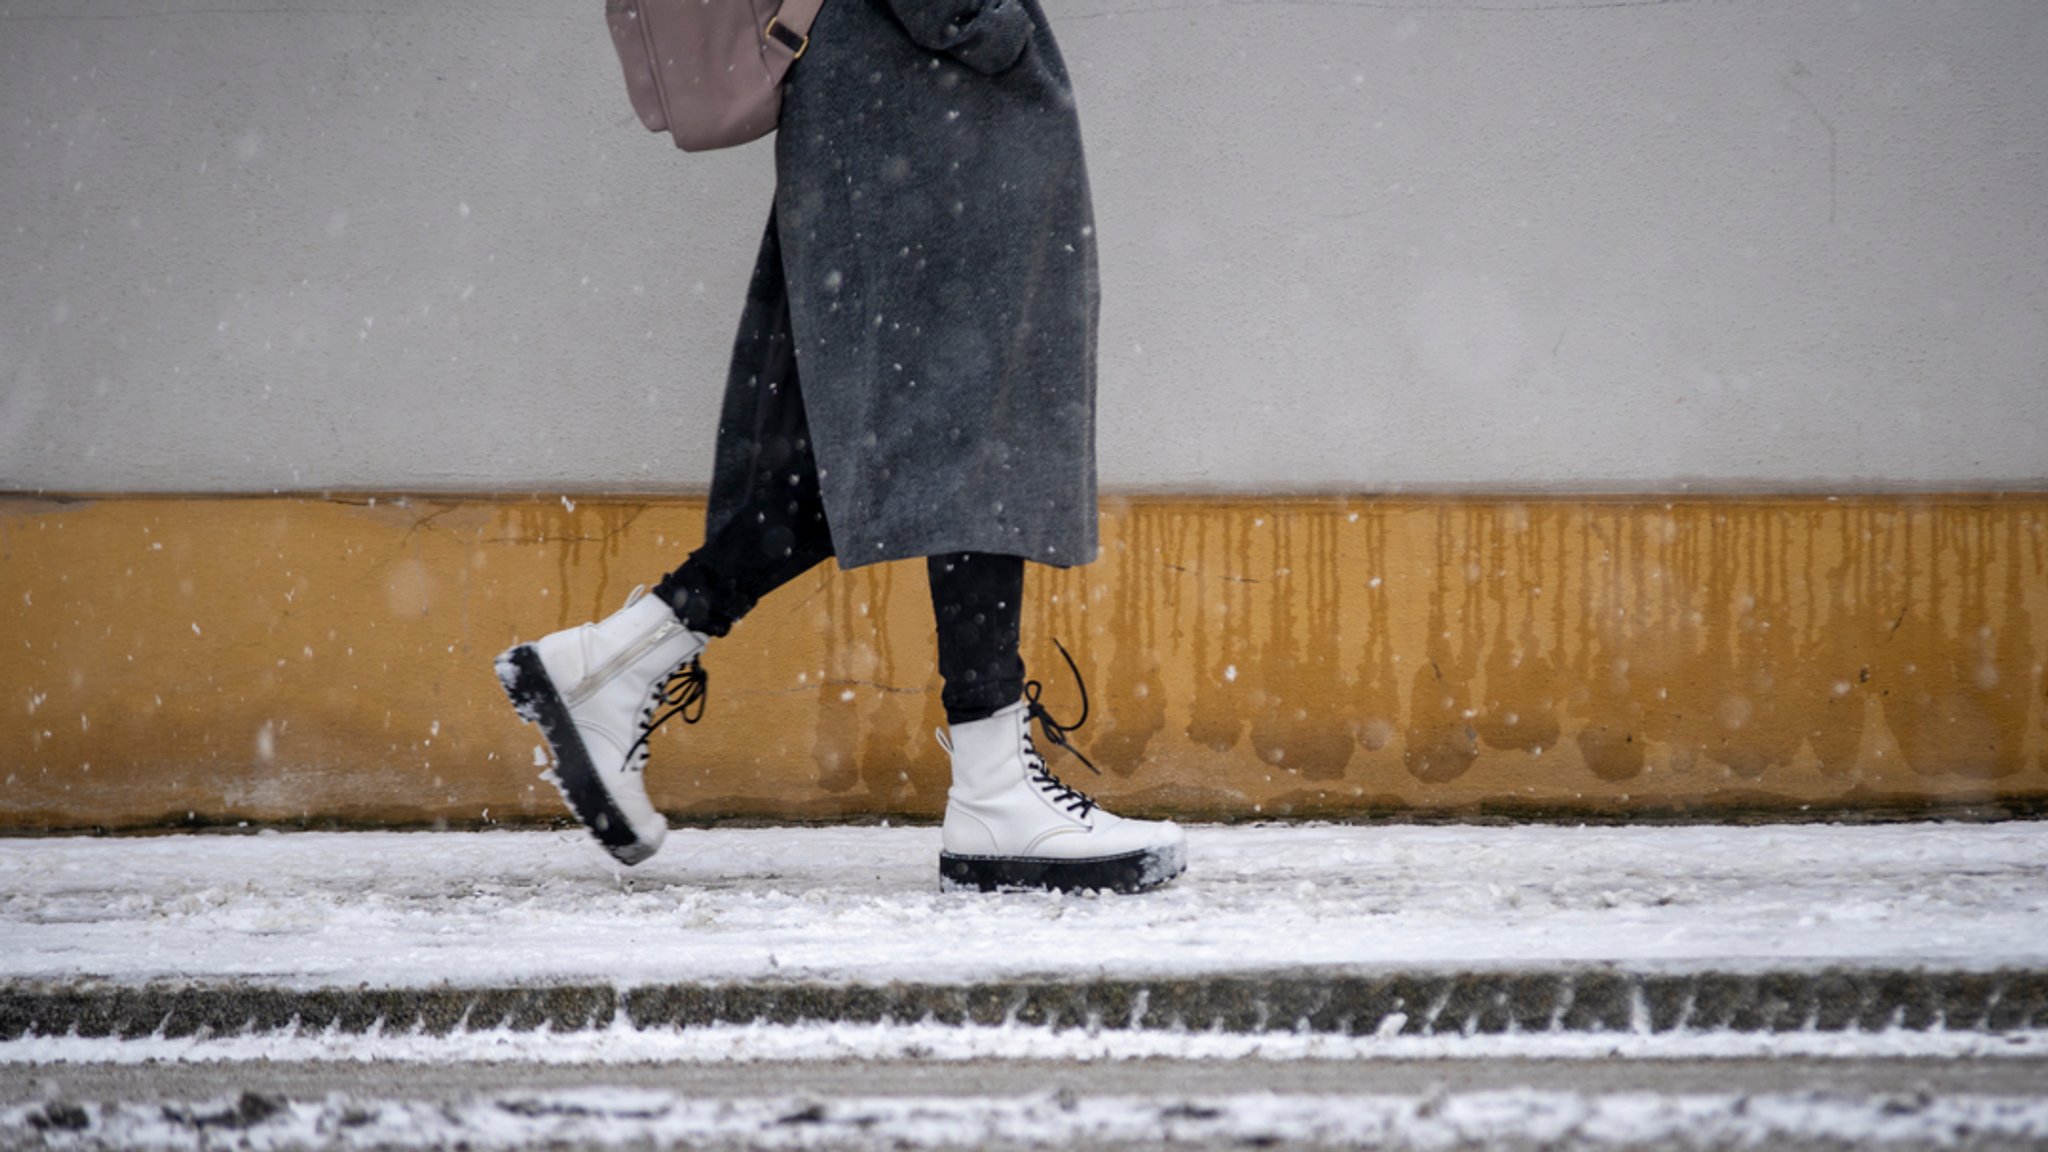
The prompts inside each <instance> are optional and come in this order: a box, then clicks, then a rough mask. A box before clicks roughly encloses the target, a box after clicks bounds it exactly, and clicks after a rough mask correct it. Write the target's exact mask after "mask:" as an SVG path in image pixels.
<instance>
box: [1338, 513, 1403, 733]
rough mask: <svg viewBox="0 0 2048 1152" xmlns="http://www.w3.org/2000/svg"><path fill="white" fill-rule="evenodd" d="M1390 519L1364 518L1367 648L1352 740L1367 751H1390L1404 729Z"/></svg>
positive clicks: (1353, 714) (1383, 516) (1356, 697)
mask: <svg viewBox="0 0 2048 1152" xmlns="http://www.w3.org/2000/svg"><path fill="white" fill-rule="evenodd" d="M1391 518H1392V517H1391V516H1390V515H1389V514H1385V513H1382V512H1379V511H1378V510H1373V509H1368V510H1367V512H1366V513H1365V514H1363V515H1362V516H1360V518H1359V523H1360V525H1361V527H1362V528H1363V529H1364V533H1363V535H1364V537H1365V565H1364V568H1363V569H1362V572H1363V577H1362V582H1363V583H1364V585H1365V620H1364V626H1365V644H1364V647H1363V654H1362V655H1361V656H1360V657H1359V661H1358V678H1357V683H1356V686H1355V687H1354V688H1353V690H1352V693H1351V696H1350V699H1351V713H1350V719H1351V730H1352V735H1353V736H1354V737H1355V738H1356V739H1357V741H1358V743H1359V744H1360V745H1362V746H1364V748H1365V750H1366V751H1368V752H1379V751H1381V750H1383V749H1385V748H1386V747H1387V746H1388V745H1390V744H1392V743H1393V742H1394V737H1395V736H1396V735H1397V734H1398V733H1399V732H1400V729H1401V718H1402V712H1401V685H1400V681H1399V679H1398V677H1399V668H1398V666H1397V664H1396V662H1395V659H1394V613H1393V609H1392V606H1391V604H1390V603H1389V599H1388V597H1389V592H1388V589H1389V588H1390V587H1391V585H1392V582H1393V581H1392V578H1393V569H1392V564H1393V561H1394V554H1393V552H1392V551H1391V550H1389V549H1388V547H1387V522H1388V520H1390V519H1391ZM1356 575H1357V574H1356V573H1354V576H1356Z"/></svg>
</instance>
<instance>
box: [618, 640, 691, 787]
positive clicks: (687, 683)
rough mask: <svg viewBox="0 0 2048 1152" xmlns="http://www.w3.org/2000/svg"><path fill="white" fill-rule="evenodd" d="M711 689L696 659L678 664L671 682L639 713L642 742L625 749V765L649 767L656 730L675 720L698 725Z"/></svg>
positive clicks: (656, 690) (664, 685)
mask: <svg viewBox="0 0 2048 1152" xmlns="http://www.w3.org/2000/svg"><path fill="white" fill-rule="evenodd" d="M710 689H711V678H710V677H709V676H707V675H706V674H705V672H704V665H703V664H701V663H699V662H698V661H696V660H685V661H684V662H683V663H681V664H678V665H676V670H675V671H673V672H671V673H669V674H668V679H666V680H664V681H662V683H661V685H660V686H659V687H657V688H655V690H654V695H653V697H652V698H651V699H650V700H649V701H648V702H647V707H646V709H645V710H643V711H642V712H641V713H640V739H638V740H636V741H634V742H633V746H632V747H631V748H628V749H626V763H627V765H629V766H630V767H632V768H633V769H635V770H638V769H640V768H643V767H645V766H646V764H647V754H648V753H649V752H651V751H652V749H651V748H650V747H649V746H648V744H647V742H648V741H649V740H651V739H653V737H654V730H655V729H656V728H659V727H661V726H662V725H663V724H666V723H668V722H669V720H670V719H671V718H672V717H676V716H681V717H682V718H683V723H685V724H695V723H696V722H697V721H698V720H701V719H703V717H704V698H705V696H706V694H708V693H709V692H710ZM664 705H666V706H667V708H668V711H666V712H663V713H662V714H661V715H659V716H656V715H655V714H654V713H655V710H656V709H658V708H661V707H663V706H664Z"/></svg>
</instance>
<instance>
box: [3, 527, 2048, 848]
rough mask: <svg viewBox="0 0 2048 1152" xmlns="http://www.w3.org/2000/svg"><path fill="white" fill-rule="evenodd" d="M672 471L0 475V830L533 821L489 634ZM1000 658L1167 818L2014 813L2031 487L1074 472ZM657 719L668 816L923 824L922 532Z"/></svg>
mask: <svg viewBox="0 0 2048 1152" xmlns="http://www.w3.org/2000/svg"><path fill="white" fill-rule="evenodd" d="M702 517H703V506H702V503H701V501H694V500H684V499H668V498H664V499H653V500H628V499H615V498H607V499H583V500H553V501H546V500H536V499H525V498H521V499H492V498H479V499H454V498H435V499H421V498H413V499H402V498H398V499H394V498H382V499H376V500H371V499H370V498H367V497H363V498H348V499H339V498H336V499H321V498H277V499H256V498H249V499H221V498H190V499H174V498H138V499H89V500H77V501H51V500H42V499H30V498H10V499H4V500H0V644H4V650H5V651H6V653H7V659H6V660H5V661H4V662H0V779H4V786H0V828H4V829H14V830H27V829H54V828H87V827H105V828H121V827H145V826H152V825H176V824H186V823H215V822H228V823H233V822H237V821H244V820H246V821H250V822H252V823H256V822H265V823H268V822H287V823H296V822H313V823H328V822H341V823H392V824H414V823H429V822H436V821H446V822H448V823H450V824H455V825H471V824H476V823H478V822H490V821H503V820H533V819H548V818H553V817H556V816H558V815H559V814H560V812H561V810H560V807H559V802H558V801H557V799H556V797H555V795H554V793H553V791H552V789H551V788H549V787H548V786H547V785H545V784H543V783H541V782H540V781H538V779H537V778H536V776H537V773H538V772H539V771H540V768H539V766H538V765H537V757H536V745H537V743H538V741H537V736H536V733H535V731H534V730H533V729H531V728H528V727H526V726H524V725H522V724H520V723H519V722H518V721H517V719H516V718H515V717H514V716H513V715H512V713H511V710H510V709H509V707H508V706H507V705H506V704H505V701H504V698H503V696H502V695H501V693H500V691H499V688H498V684H497V681H496V679H495V677H494V676H493V674H492V658H493V657H494V656H495V655H496V653H498V652H499V651H500V650H501V649H503V648H504V647H506V646H507V645H509V644H511V643H512V642H514V641H515V640H518V639H531V638H533V637H536V636H538V635H540V634H542V633H544V632H546V631H549V630H551V629H554V628H559V627H563V626H566V625H569V624H573V623H576V622H579V621H583V620H586V619H591V618H594V617H597V616H600V615H603V614H604V613H607V612H609V611H610V610H612V609H613V608H616V607H617V606H618V605H619V604H620V602H621V601H622V600H623V599H624V597H625V596H626V594H627V593H628V592H629V591H630V590H631V589H632V587H633V586H634V585H635V584H640V583H646V584H652V583H653V582H654V581H656V580H658V579H659V578H660V576H661V575H662V573H663V572H664V571H665V570H667V569H668V568H669V567H672V566H673V565H674V564H675V563H677V562H679V561H680V559H681V558H682V557H683V555H684V554H685V553H686V552H687V551H688V549H689V548H690V547H691V546H693V545H694V544H695V543H696V542H697V540H698V538H699V535H700V532H701V524H702ZM1103 531H1104V538H1103V554H1102V557H1101V559H1100V560H1099V561H1098V562H1097V563H1095V564H1094V565H1092V566H1089V567H1087V568H1084V569H1078V570H1072V571H1064V572H1062V571H1055V570H1050V569H1040V568H1035V567H1034V568H1033V569H1032V570H1031V574H1030V580H1029V584H1028V597H1027V599H1028V602H1027V605H1026V618H1025V626H1026V633H1027V638H1026V651H1025V655H1026V658H1027V660H1029V661H1030V663H1031V667H1032V670H1033V673H1034V674H1035V675H1038V676H1040V677H1042V678H1044V679H1045V680H1046V681H1047V685H1046V692H1045V698H1046V701H1047V703H1048V704H1049V705H1051V707H1052V708H1053V710H1054V712H1055V713H1056V714H1060V715H1068V714H1072V713H1074V712H1075V711H1077V709H1078V703H1079V696H1078V694H1077V693H1076V691H1075V686H1074V685H1073V683H1072V681H1071V678H1070V677H1069V675H1068V674H1067V672H1066V669H1065V667H1064V665H1063V664H1062V663H1061V662H1060V660H1059V658H1058V656H1057V655H1056V654H1055V653H1054V650H1053V648H1052V645H1051V640H1052V639H1053V638H1055V637H1057V638H1059V639H1060V640H1062V641H1064V642H1065V643H1066V645H1067V646H1068V647H1069V648H1070V649H1072V650H1073V652H1074V654H1075V656H1076V658H1077V659H1078V660H1079V662H1080V665H1081V670H1082V672H1083V674H1084V675H1085V676H1086V679H1087V683H1088V686H1089V689H1090V692H1091V695H1092V697H1093V704H1094V712H1093V715H1092V717H1091V719H1090V721H1089V723H1088V726H1087V727H1086V728H1085V729H1083V730H1082V731H1081V732H1080V733H1079V734H1078V741H1079V743H1080V744H1081V746H1082V747H1084V748H1085V749H1086V750H1088V752H1089V753H1090V755H1091V756H1092V757H1093V758H1094V759H1095V760H1096V762H1097V763H1098V764H1100V765H1102V766H1103V768H1104V770H1105V771H1104V775H1103V776H1102V777H1100V778H1099V779H1098V778H1093V777H1090V776H1089V774H1088V772H1087V770H1086V769H1084V768H1082V767H1081V766H1080V765H1079V764H1077V763H1075V762H1073V761H1071V760H1068V759H1065V758H1063V757H1060V756H1058V755H1055V757H1054V766H1055V769H1056V770H1058V771H1060V772H1062V774H1063V775H1066V776H1067V777H1069V778H1070V779H1073V780H1074V781H1075V782H1076V783H1077V784H1080V785H1082V786H1083V787H1087V788H1090V789H1091V790H1093V791H1094V792H1096V794H1097V795H1099V796H1100V797H1102V798H1103V799H1104V800H1105V801H1107V802H1109V803H1111V804H1112V805H1115V806H1118V807H1120V808H1122V809H1124V810H1128V811H1131V812H1133V813H1140V814H1162V813H1164V814H1174V815H1179V816H1183V817H1188V818H1197V819H1206V818H1250V817H1258V816H1276V817H1277V816H1292V817H1304V816H1318V817H1324V816H1327V817H1358V816H1416V815H1423V816H1429V815H1461V816H1470V815H1473V814H1476V813H1499V814H1508V815H1513V814H1528V815H1546V816H1563V817H1571V816H1573V815H1583V816H1588V817H1606V816H1625V815H1649V814H1660V815H1661V814H1688V815H1696V816H1715V815H1727V814H1734V813H1742V814H1753V813H1763V814H1770V813H1774V812H1776V813H1793V812H1802V811H1804V812H1812V811H1822V812H1836V811H1840V812H1856V811H1862V810H1882V811H1921V810H1929V809H1932V810H1943V809H1951V808H1954V807H1956V806H1962V805H1991V806H2005V807H2007V808H2011V807H2014V806H2017V807H2022V808H2026V807H2039V806H2040V802H2041V801H2042V799H2043V798H2048V765H2044V755H2043V749H2044V746H2048V707H2044V700H2043V664H2044V662H2048V497H2044V496H2039V495H2032V496H2024V497H2008V498H1995V499H1994V498H1965V497H1953V496H1944V497H1928V498H1905V497H1865V498H1856V499H1840V500H1832V499H1732V498H1730V499H1702V500H1691V501H1686V502H1677V503H1673V502H1668V501H1662V500H1621V499H1613V500H1584V499H1544V500H1493V499H1463V498H1460V499H1442V500H1428V499H1399V500H1370V499H1316V500H1293V499H1290V500H1276V499H1258V498H1233V499H1194V498H1145V499H1139V498H1132V499H1115V500H1110V501H1108V502H1107V504H1106V506H1105V518H1104V525H1103ZM705 665H706V668H707V670H708V671H709V674H710V685H711V696H710V703H709V707H708V708H707V709H706V712H705V715H704V719H703V722H702V723H700V724H698V725H696V726H694V727H685V726H683V725H682V724H681V723H679V722H678V723H673V724H671V725H670V727H669V728H667V729H664V730H663V732H662V733H661V734H660V735H659V736H658V737H657V739H656V741H655V755H654V762H653V765H652V767H651V769H650V772H649V784H650V789H651V791H652V792H653V794H654V796H655V799H656V802H657V803H658V804H659V805H660V806H661V807H662V808H663V809H664V810H665V811H667V812H669V813H670V814H671V815H672V816H674V817H677V818H679V819H684V820H691V821H715V820H718V819H725V818H755V819H805V820H814V819H837V818H851V817H871V816H892V817H905V816H909V817H924V818H935V817H936V816H937V815H938V814H939V813H940V812H941V810H942V808H943V805H944V794H945V787H946V781H947V771H946V761H945V757H944V755H943V753H942V752H941V750H940V749H939V748H938V746H937V745H936V744H935V742H934V741H933V738H932V729H933V728H934V727H935V726H937V725H939V724H940V723H941V722H942V719H943V718H942V715H941V711H940V708H939V704H938V691H937V689H938V681H937V673H936V667H935V657H934V653H933V648H932V621H931V614H930V606H929V603H928V600H927V597H926V592H925V583H924V574H923V569H922V566H921V565H916V564H906V565H888V566H882V567H879V568H873V569H865V570H862V571H859V572H854V573H842V572H839V571H837V570H836V569H833V568H831V566H829V565H828V566H826V568H822V569H820V570H818V571H817V572H814V573H811V574H808V575H806V576H803V577H800V578H799V579H798V580H797V581H796V582H795V583H793V584H792V585H790V586H789V587H787V588H785V589H784V590H783V591H782V592H781V593H779V594H778V595H777V596H775V597H773V598H771V599H769V600H768V601H766V602H764V604H763V605H762V607H761V608H760V609H759V610H757V612H756V613H755V615H754V616H752V617H750V618H749V619H748V620H746V621H745V622H743V623H742V624H741V625H740V627H739V628H738V629H736V630H735V631H734V633H733V635H732V636H731V637H729V638H727V639H725V640H723V641H719V642H716V643H715V644H714V646H713V647H712V649H711V650H710V652H709V653H708V654H707V656H706V659H705Z"/></svg>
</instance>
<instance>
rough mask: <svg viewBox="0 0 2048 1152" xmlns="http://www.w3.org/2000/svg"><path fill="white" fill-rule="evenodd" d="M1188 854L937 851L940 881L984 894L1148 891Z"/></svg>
mask: <svg viewBox="0 0 2048 1152" xmlns="http://www.w3.org/2000/svg"><path fill="white" fill-rule="evenodd" d="M1187 866H1188V864H1187V853H1186V851H1185V850H1184V849H1181V848H1174V849H1172V850H1171V851H1165V852H1152V851H1147V852H1128V853H1125V854H1124V855H1122V856H1099V857H1096V858H1095V859H1092V860H1043V859H1026V858H1022V857H1016V856H955V855H954V854H953V853H951V852H941V853H939V880H940V882H941V883H942V884H944V885H945V886H946V887H948V888H973V889H977V890H979V891H982V892H999V891H1002V890H1004V889H1038V890H1042V891H1054V892H1087V891H1102V892H1122V893H1131V892H1144V891H1146V890H1148V889H1152V888H1157V887H1159V886H1160V885H1162V884H1164V883H1166V882H1167V881H1169V880H1171V879H1173V878H1174V877H1176V876H1178V875H1180V874H1181V873H1182V872H1185V871H1187Z"/></svg>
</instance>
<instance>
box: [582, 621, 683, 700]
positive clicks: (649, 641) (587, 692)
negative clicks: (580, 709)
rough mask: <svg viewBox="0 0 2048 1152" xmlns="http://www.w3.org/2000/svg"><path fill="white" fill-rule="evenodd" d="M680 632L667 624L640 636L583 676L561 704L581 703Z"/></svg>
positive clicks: (680, 629) (678, 625)
mask: <svg viewBox="0 0 2048 1152" xmlns="http://www.w3.org/2000/svg"><path fill="white" fill-rule="evenodd" d="M682 630H683V626H682V625H681V624H678V623H674V622H669V623H664V624H663V625H662V626H661V627H659V628H656V629H655V630H654V631H652V632H650V633H648V634H647V635H645V636H642V637H641V638H640V639H639V640H638V641H637V642H635V643H634V645H633V646H632V647H631V648H628V649H626V650H625V651H623V652H621V653H619V654H618V655H617V656H614V657H612V658H611V659H610V660H607V661H605V664H604V667H602V668H599V669H598V670H597V671H595V672H593V673H591V674H590V675H588V676H585V677H584V678H583V680H582V682H581V683H579V684H577V685H576V687H575V688H573V689H571V690H570V692H569V695H568V698H567V699H566V700H565V701H563V702H564V703H565V704H567V705H568V706H569V707H571V708H574V707H576V706H577V705H578V704H581V703H583V702H584V701H585V700H587V699H589V698H590V697H591V696H592V695H593V694H594V693H596V692H597V690H598V689H599V688H602V687H603V686H604V685H605V683H606V681H609V680H610V679H611V678H612V677H614V676H617V675H618V674H619V673H621V672H623V671H625V670H626V668H627V667H628V666H629V665H631V664H632V663H633V662H634V661H636V660H638V659H640V658H641V657H642V656H645V655H647V653H649V652H650V651H652V650H653V649H654V646H655V645H657V644H659V643H661V642H662V641H663V640H666V639H668V638H669V637H670V636H672V635H674V634H676V633H677V632H681V631H682Z"/></svg>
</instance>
